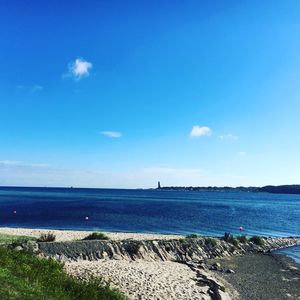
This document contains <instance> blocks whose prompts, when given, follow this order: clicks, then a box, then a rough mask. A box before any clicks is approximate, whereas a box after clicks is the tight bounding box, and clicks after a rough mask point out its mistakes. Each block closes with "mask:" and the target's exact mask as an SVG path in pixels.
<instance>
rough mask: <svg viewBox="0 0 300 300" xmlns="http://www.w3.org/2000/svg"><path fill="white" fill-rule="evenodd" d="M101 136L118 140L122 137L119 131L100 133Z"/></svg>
mask: <svg viewBox="0 0 300 300" xmlns="http://www.w3.org/2000/svg"><path fill="white" fill-rule="evenodd" d="M101 134H103V135H105V136H108V137H111V138H119V137H121V136H122V133H121V132H119V131H101Z"/></svg>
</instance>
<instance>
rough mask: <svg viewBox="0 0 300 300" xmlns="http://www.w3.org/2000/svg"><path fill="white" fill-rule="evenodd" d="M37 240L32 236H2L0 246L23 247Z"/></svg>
mask: <svg viewBox="0 0 300 300" xmlns="http://www.w3.org/2000/svg"><path fill="white" fill-rule="evenodd" d="M35 240H36V238H34V237H30V236H23V235H10V234H0V244H1V245H8V244H14V245H16V246H17V245H21V244H23V243H26V242H28V241H35Z"/></svg>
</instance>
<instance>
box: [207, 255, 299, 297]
mask: <svg viewBox="0 0 300 300" xmlns="http://www.w3.org/2000/svg"><path fill="white" fill-rule="evenodd" d="M214 263H219V264H220V269H222V268H229V269H231V270H233V271H234V273H232V274H230V273H226V272H220V271H219V270H215V271H213V272H214V273H215V274H216V275H217V276H220V277H221V278H223V279H224V280H225V281H226V282H227V283H228V284H229V285H231V286H233V287H234V289H235V290H236V291H237V293H238V294H239V299H240V300H249V299H251V300H270V299H272V300H299V299H300V265H299V264H298V263H296V262H295V261H294V260H292V259H291V258H290V257H287V256H285V255H282V254H274V253H268V254H262V253H257V254H253V253H252V254H245V255H243V256H231V257H226V258H221V259H214V260H211V261H210V262H209V265H210V266H211V265H212V264H214Z"/></svg>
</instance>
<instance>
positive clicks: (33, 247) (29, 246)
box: [22, 241, 39, 253]
mask: <svg viewBox="0 0 300 300" xmlns="http://www.w3.org/2000/svg"><path fill="white" fill-rule="evenodd" d="M22 247H23V249H24V250H25V251H28V252H31V253H37V252H39V245H38V243H37V242H35V241H29V242H27V243H25V244H23V245H22Z"/></svg>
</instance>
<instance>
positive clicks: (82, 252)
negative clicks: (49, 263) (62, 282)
mask: <svg viewBox="0 0 300 300" xmlns="http://www.w3.org/2000/svg"><path fill="white" fill-rule="evenodd" d="M262 241H263V243H262V245H257V244H255V243H254V242H250V241H247V242H245V243H241V242H239V243H238V244H236V245H234V244H232V243H230V242H226V241H224V240H223V239H220V238H205V237H200V238H185V239H178V240H174V239H173V240H143V241H136V240H123V241H112V240H111V241H110V240H108V241H72V242H46V243H45V242H43V243H38V244H37V245H35V251H38V252H40V253H41V255H43V256H45V257H52V258H55V259H57V260H59V261H78V260H90V261H93V260H100V259H116V260H120V259H123V260H132V261H136V260H140V259H142V260H145V261H177V262H182V263H186V262H196V263H197V262H201V261H203V260H205V259H210V258H218V257H226V256H231V255H241V254H245V253H257V252H269V251H273V250H277V249H280V248H284V247H290V246H295V245H299V244H300V237H287V238H262Z"/></svg>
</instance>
